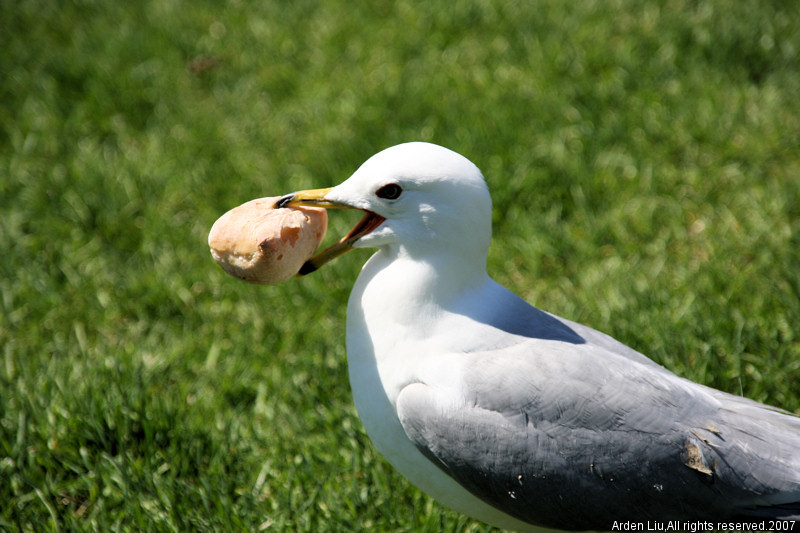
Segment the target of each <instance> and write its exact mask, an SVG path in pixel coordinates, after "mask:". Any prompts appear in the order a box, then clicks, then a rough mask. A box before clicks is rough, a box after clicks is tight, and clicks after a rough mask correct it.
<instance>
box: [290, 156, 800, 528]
mask: <svg viewBox="0 0 800 533" xmlns="http://www.w3.org/2000/svg"><path fill="white" fill-rule="evenodd" d="M277 205H278V206H279V207H287V206H301V205H304V206H316V207H325V208H349V209H359V210H362V211H364V213H365V214H364V216H363V218H362V219H361V220H360V222H358V223H357V224H356V226H355V227H354V228H353V229H352V231H350V233H348V234H347V235H346V236H345V237H344V238H342V239H341V240H340V241H339V242H337V243H336V244H333V245H332V246H330V247H329V248H327V249H325V250H323V251H321V252H319V253H318V254H317V255H316V256H314V257H312V258H311V259H310V260H309V261H307V262H306V264H305V265H304V266H303V269H302V270H301V272H300V274H301V275H304V274H308V273H310V272H313V271H314V270H316V269H318V268H319V267H321V266H322V265H323V264H325V263H327V262H328V261H330V260H331V259H333V258H335V257H337V256H339V255H341V254H343V253H345V252H347V251H348V250H351V249H354V248H377V252H375V253H374V254H373V255H372V256H371V257H370V259H369V260H368V261H367V263H366V264H365V265H364V267H363V268H362V270H361V273H360V274H359V276H358V279H357V280H356V282H355V286H354V288H353V290H352V292H351V294H350V299H349V302H348V306H347V361H348V370H349V377H350V384H351V388H352V392H353V398H354V401H355V405H356V409H357V411H358V414H359V417H360V418H361V420H362V422H363V425H364V428H365V430H366V432H367V434H368V435H369V437H370V439H371V440H372V442H373V443H374V445H375V447H376V448H377V449H378V451H379V452H380V453H381V454H382V455H383V456H384V457H385V458H386V459H387V460H388V461H389V462H390V463H391V464H392V465H393V467H394V468H395V469H397V470H398V471H399V472H400V473H401V474H402V475H403V476H404V477H406V478H407V479H408V480H409V481H410V482H411V483H412V484H413V485H415V486H417V487H418V488H419V489H421V490H422V491H424V492H426V493H427V494H428V495H430V496H431V497H433V498H434V499H436V500H438V501H439V502H440V503H442V504H444V505H445V506H447V507H450V508H452V509H455V510H456V511H459V512H461V513H463V514H466V515H468V516H471V517H473V518H475V519H478V520H481V521H483V522H486V523H488V524H491V525H493V526H496V527H500V528H504V529H509V530H514V531H522V532H525V531H544V530H573V531H574V530H612V529H620V528H622V527H624V526H623V524H625V523H628V524H630V523H638V524H640V525H641V524H644V523H646V522H647V523H654V521H663V522H665V521H684V522H685V521H701V520H702V521H713V523H714V528H715V529H716V528H717V527H718V524H720V523H728V524H731V523H739V524H742V523H744V524H745V525H747V524H750V523H754V524H755V523H758V524H762V525H763V523H765V522H762V521H767V522H768V523H769V524H772V523H773V522H769V521H776V520H786V521H790V520H800V418H798V417H796V416H794V415H792V414H791V413H789V412H787V411H783V410H780V409H777V408H774V407H770V406H767V405H764V404H760V403H757V402H755V401H752V400H749V399H747V398H742V397H739V396H734V395H731V394H727V393H725V392H721V391H718V390H715V389H712V388H709V387H706V386H703V385H700V384H696V383H693V382H691V381H688V380H686V379H683V378H681V377H678V376H676V375H675V374H673V373H672V372H670V371H669V370H667V369H665V368H664V367H662V366H660V365H658V364H656V363H655V362H653V361H652V360H650V359H649V358H647V357H646V356H644V355H642V354H641V353H639V352H637V351H635V350H633V349H632V348H629V347H628V346H626V345H624V344H622V343H620V342H618V341H616V340H615V339H613V338H611V337H609V336H607V335H605V334H603V333H600V332H598V331H596V330H594V329H592V328H589V327H587V326H584V325H581V324H578V323H575V322H572V321H570V320H567V319H564V318H560V317H558V316H555V315H553V314H550V313H547V312H545V311H542V310H540V309H538V308H536V307H534V306H532V305H530V304H528V303H527V302H525V301H524V300H523V299H521V298H520V297H518V296H516V295H515V294H514V293H512V292H511V291H509V290H508V289H506V288H504V287H503V286H501V285H500V284H498V283H497V282H495V281H493V280H492V279H491V278H490V277H489V275H488V274H487V269H486V262H487V255H488V250H489V244H490V241H491V236H492V230H491V219H492V216H491V215H492V202H491V197H490V195H489V191H488V188H487V185H486V183H485V181H484V178H483V176H482V174H481V172H480V170H479V169H478V168H477V167H476V166H475V165H474V164H473V163H471V162H470V161H469V160H468V159H466V158H465V157H463V156H461V155H459V154H457V153H456V152H453V151H451V150H449V149H447V148H444V147H441V146H437V145H434V144H429V143H421V142H412V143H406V144H401V145H397V146H394V147H391V148H388V149H386V150H384V151H382V152H379V153H378V154H376V155H374V156H372V157H371V158H370V159H368V160H367V161H366V162H365V163H364V164H363V165H362V166H361V167H360V168H359V169H358V170H357V171H356V172H355V173H354V174H353V175H352V176H351V177H350V178H348V179H347V180H345V181H344V182H342V183H341V184H339V185H337V186H335V187H331V188H326V189H315V190H306V191H299V192H295V193H292V194H288V195H286V196H284V197H282V198H281V199H280V200H279V201H278V204H277ZM787 523H789V522H787ZM789 524H790V525H793V524H791V523H789Z"/></svg>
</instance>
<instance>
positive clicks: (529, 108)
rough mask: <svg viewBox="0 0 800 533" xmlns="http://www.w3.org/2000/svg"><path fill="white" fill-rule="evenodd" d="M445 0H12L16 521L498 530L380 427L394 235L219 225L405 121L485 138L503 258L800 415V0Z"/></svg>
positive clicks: (509, 269) (664, 357) (439, 136)
mask: <svg viewBox="0 0 800 533" xmlns="http://www.w3.org/2000/svg"><path fill="white" fill-rule="evenodd" d="M419 4H420V5H416V4H415V3H412V2H408V1H400V2H388V1H378V2H368V3H363V4H361V5H354V4H353V3H352V2H344V1H335V0H334V1H325V2H317V1H312V0H302V1H298V2H267V1H262V2H246V1H244V0H230V1H229V2H216V1H213V2H212V1H209V0H205V1H200V2H191V3H188V2H181V1H178V0H167V1H158V2H155V1H151V2H94V1H91V0H84V1H67V2H45V1H32V0H31V1H28V0H20V1H16V2H2V3H0V102H2V103H0V248H1V249H2V250H3V254H2V259H0V305H2V311H0V350H1V351H2V364H0V502H2V503H0V530H9V531H131V532H133V531H155V532H160V531H258V530H264V531H301V532H302V531H308V532H320V531H337V532H339V531H341V532H344V531H353V530H356V531H427V532H439V531H452V532H455V531H459V532H466V531H470V532H478V531H488V528H486V527H485V526H483V525H481V524H477V523H475V522H473V521H471V520H469V519H467V518H464V517H461V516H459V515H457V514H455V513H452V512H450V511H447V510H444V509H442V508H441V507H440V506H438V505H437V504H435V503H432V502H431V501H430V500H428V499H427V498H426V497H425V496H423V495H421V494H420V493H419V492H418V491H416V489H414V488H412V487H410V486H409V485H408V484H407V483H406V482H405V481H404V480H403V479H402V478H401V477H400V476H398V475H397V474H396V473H395V472H394V471H393V470H392V469H391V468H390V467H389V466H388V464H387V463H385V462H384V460H383V459H382V458H380V456H379V455H378V454H377V452H376V451H375V450H374V449H373V448H372V445H371V444H370V443H369V440H368V439H367V437H366V435H365V434H364V432H363V430H362V428H361V425H360V422H359V421H358V418H357V416H356V414H355V411H354V409H353V406H352V402H351V398H350V391H349V386H348V383H347V375H346V363H345V351H344V334H343V326H344V322H345V303H346V299H347V294H348V292H349V289H350V287H351V285H352V283H353V281H354V280H355V278H356V276H357V273H358V269H359V266H360V264H361V263H363V261H364V260H365V259H366V257H367V256H368V254H367V252H363V251H360V252H354V253H352V254H349V255H348V256H346V257H343V258H342V259H339V260H337V261H336V262H334V263H333V264H331V265H328V266H326V267H325V268H324V269H322V270H321V271H320V272H318V273H315V274H313V275H312V276H309V277H307V278H305V279H302V280H297V281H291V282H287V283H284V284H282V285H280V286H275V287H252V286H247V285H245V284H242V283H240V282H238V281H236V280H234V279H233V278H230V277H227V276H225V275H224V273H223V272H222V271H221V270H220V269H219V268H218V267H217V266H216V265H214V263H213V261H212V260H211V258H210V255H209V253H208V249H207V246H206V235H207V232H208V229H209V228H210V226H211V224H212V223H213V222H214V220H215V219H216V217H218V216H219V215H221V214H222V213H223V212H224V211H225V210H227V209H229V208H231V207H233V206H235V205H237V204H239V203H242V202H244V201H246V200H249V199H251V198H255V197H260V196H271V195H277V194H281V193H285V192H290V191H292V190H296V189H301V188H309V187H323V186H330V185H333V184H336V183H338V182H339V181H341V180H343V179H344V178H346V177H347V176H348V175H349V174H350V173H351V172H352V171H353V170H354V169H355V168H356V167H357V166H358V165H359V164H360V163H361V162H362V161H363V160H365V159H366V158H367V157H368V156H370V155H371V154H373V153H375V152H377V151H379V150H380V149H383V148H385V147H387V146H390V145H392V144H396V143H398V142H403V141H408V140H428V141H432V142H436V143H439V144H443V145H445V146H448V147H450V148H452V149H454V150H456V151H458V152H460V153H463V154H464V155H466V156H467V157H469V158H470V159H472V160H473V161H474V162H475V163H476V164H478V166H479V167H481V168H482V169H483V171H484V174H485V175H486V178H487V180H488V182H489V184H490V187H491V189H492V192H493V197H494V201H495V220H494V227H495V240H494V244H493V247H492V250H491V255H490V260H489V268H490V271H491V273H492V274H493V276H494V277H495V278H496V279H497V280H498V281H500V282H501V283H503V284H505V285H507V286H509V287H511V288H513V289H514V290H515V291H516V292H518V293H519V294H521V295H522V296H524V297H525V298H527V299H528V300H529V301H532V302H535V303H536V304H537V305H538V306H540V307H542V308H544V309H547V310H549V311H552V312H555V313H557V314H560V315H562V316H566V317H569V318H572V319H575V320H578V321H581V322H584V323H587V324H589V325H592V326H594V327H596V328H598V329H600V330H602V331H606V332H608V333H610V334H612V335H614V336H616V337H617V338H619V339H620V340H622V341H624V342H626V343H628V344H630V345H632V346H634V347H636V348H637V349H639V350H641V351H643V352H645V353H647V354H648V355H650V356H651V357H653V358H654V359H655V360H657V361H658V362H660V363H662V364H664V365H666V366H667V367H669V368H670V369H672V370H674V371H675V372H677V373H678V374H680V375H682V376H685V377H688V378H690V379H693V380H696V381H700V382H702V383H706V384H708V385H711V386H714V387H718V388H721V389H724V390H726V391H729V392H733V393H736V394H740V393H741V394H744V395H746V396H749V397H752V398H755V399H757V400H760V401H765V402H768V403H770V404H773V405H778V406H781V407H783V408H786V409H789V410H791V411H794V412H798V413H800V331H799V330H798V324H800V106H798V103H797V102H798V95H800V60H798V57H800V4H798V3H797V2H779V1H762V2H755V1H749V0H715V1H688V0H686V1H682V0H671V1H656V2H652V1H635V0H629V1H626V0H616V1H614V0H611V1H605V2H562V1H550V0H543V1H541V2H525V3H514V2H499V1H498V2H494V1H488V0H484V1H463V2H462V1H451V0H447V1H427V2H420V3H419ZM331 219H332V220H331V230H330V233H331V234H332V235H333V236H336V235H341V234H342V233H344V232H345V231H346V230H347V228H348V226H349V225H351V224H352V223H353V222H354V219H353V218H352V217H349V215H348V214H346V213H338V212H337V213H333V214H332V216H331ZM331 238H333V237H331Z"/></svg>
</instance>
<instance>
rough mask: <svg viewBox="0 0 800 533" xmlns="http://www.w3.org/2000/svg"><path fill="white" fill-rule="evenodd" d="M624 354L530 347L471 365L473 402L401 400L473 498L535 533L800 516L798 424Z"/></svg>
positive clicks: (417, 437) (407, 421)
mask: <svg viewBox="0 0 800 533" xmlns="http://www.w3.org/2000/svg"><path fill="white" fill-rule="evenodd" d="M582 328H583V331H581V335H583V336H584V338H586V337H591V336H592V335H593V334H592V333H591V332H592V331H593V330H589V328H585V327H582ZM598 335H601V334H598ZM613 343H616V341H613V339H610V337H609V338H607V340H606V341H604V345H598V344H597V343H594V344H593V343H591V342H587V343H584V344H576V343H568V342H562V341H554V340H545V341H542V340H540V339H528V340H526V341H524V342H521V343H520V344H517V345H515V346H513V347H507V348H505V349H503V350H497V351H485V352H481V353H472V354H465V357H469V358H471V360H470V363H469V365H467V367H468V369H469V370H467V374H466V375H465V376H464V380H463V384H462V386H463V387H464V390H465V391H466V394H465V397H466V398H467V401H464V402H462V403H461V404H456V405H454V404H453V402H452V401H449V400H448V399H447V398H446V396H447V395H446V394H443V391H441V390H439V389H438V388H437V385H436V384H424V383H415V384H412V385H409V386H407V387H406V388H405V389H403V391H402V392H401V394H400V395H399V397H398V401H397V408H398V414H399V416H400V421H401V423H402V425H403V428H404V429H405V431H406V434H407V435H408V436H409V438H410V439H411V440H412V441H413V442H414V443H415V444H416V446H417V447H418V448H419V449H420V450H421V451H422V453H423V454H425V455H426V456H427V457H428V458H429V459H430V460H431V461H433V462H434V463H435V464H436V465H437V466H439V467H440V468H441V469H442V470H444V471H445V472H446V473H447V474H449V475H450V476H451V477H453V478H454V479H456V480H457V481H458V482H459V483H460V484H461V485H462V486H464V487H465V488H467V489H468V490H470V491H471V492H472V493H473V494H475V495H477V496H478V497H480V498H481V499H483V500H484V501H486V502H488V503H489V504H491V505H493V506H495V507H497V508H499V509H501V510H503V511H504V512H506V513H507V514H510V515H512V516H514V517H516V518H518V519H521V520H524V521H526V522H529V523H532V524H537V525H542V526H547V527H553V528H559V529H573V530H585V529H595V530H608V529H611V525H612V523H613V521H615V520H616V521H620V520H631V521H638V522H644V521H645V520H659V521H664V520H702V519H707V520H713V521H721V520H734V519H746V518H748V517H773V518H784V519H797V518H798V517H800V419H799V418H796V417H794V416H792V415H789V414H788V413H785V412H781V411H779V410H776V409H773V408H770V407H767V406H763V405H761V404H757V403H756V402H752V401H750V400H746V399H743V398H737V397H734V396H730V395H727V394H724V393H721V392H719V391H715V390H713V389H709V388H707V387H703V386H701V385H697V384H694V383H691V382H689V381H687V380H683V379H681V378H678V377H677V376H675V375H674V374H671V373H669V372H668V371H666V370H664V369H663V368H661V367H659V366H657V365H654V364H652V363H650V362H639V361H637V360H636V357H632V356H631V354H629V353H615V352H613V351H609V349H608V348H609V347H612V348H613V346H614V344H613ZM620 346H621V345H620ZM628 350H630V349H628ZM631 352H633V351H632V350H631ZM642 357H643V356H642Z"/></svg>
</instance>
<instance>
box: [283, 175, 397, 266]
mask: <svg viewBox="0 0 800 533" xmlns="http://www.w3.org/2000/svg"><path fill="white" fill-rule="evenodd" d="M330 191H331V188H327V189H310V190H306V191H298V192H295V193H292V194H287V195H286V196H284V197H282V198H281V199H280V200H278V201H277V202H276V204H275V207H292V206H300V205H305V206H309V207H325V208H341V209H357V208H355V207H353V206H351V205H347V204H343V203H341V202H334V201H331V200H326V199H325V196H326V195H327V194H328V193H329V192H330ZM384 220H386V219H385V218H383V217H382V216H380V215H378V214H377V213H373V212H372V211H365V215H364V217H363V218H362V219H361V220H359V221H358V223H357V224H356V225H355V226H354V227H353V229H351V230H350V232H349V233H348V234H347V235H345V236H344V237H342V239H340V240H339V241H338V242H337V243H336V244H333V245H331V246H329V247H327V248H325V249H324V250H322V251H321V252H318V253H317V254H315V255H314V257H312V258H311V259H309V260H308V261H306V262H305V263H304V264H303V266H302V267H301V268H300V272H298V273H297V275H298V276H305V275H306V274H310V273H312V272H314V271H315V270H318V269H319V268H320V267H321V266H322V265H324V264H325V263H327V262H328V261H331V260H333V259H336V258H337V257H339V256H340V255H342V254H344V253H346V252H349V251H350V250H352V249H353V244H354V243H355V242H356V241H357V240H358V239H360V238H361V237H363V236H364V235H366V234H367V233H369V232H371V231H372V230H374V229H375V228H377V227H378V226H380V225H381V223H382V222H383V221H384Z"/></svg>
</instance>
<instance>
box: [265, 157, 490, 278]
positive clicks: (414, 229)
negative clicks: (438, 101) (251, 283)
mask: <svg viewBox="0 0 800 533" xmlns="http://www.w3.org/2000/svg"><path fill="white" fill-rule="evenodd" d="M280 205H316V206H323V207H349V208H355V209H361V210H364V211H366V212H367V215H366V216H365V217H364V219H362V221H361V222H360V223H359V224H358V225H357V226H356V227H355V228H354V229H353V231H351V232H350V234H348V236H347V237H345V238H344V239H343V240H342V241H340V243H339V244H337V245H334V246H333V247H331V249H329V250H326V251H324V252H322V253H321V254H319V255H318V256H316V257H315V258H312V259H311V260H310V262H311V263H312V266H313V268H310V269H307V270H306V271H307V272H310V271H313V270H315V269H316V268H318V267H319V266H321V265H322V263H324V262H326V261H327V260H330V259H332V258H333V257H335V256H337V255H339V254H341V253H343V252H344V251H347V250H348V249H351V248H381V249H383V250H384V251H385V252H386V253H388V254H389V255H390V256H393V257H396V256H399V255H407V256H410V257H412V258H415V259H419V260H425V259H429V258H430V259H433V258H435V257H437V256H440V255H442V253H441V252H442V251H444V252H445V253H446V255H448V256H449V257H455V258H456V259H457V260H462V261H465V262H476V261H480V264H481V266H482V267H485V262H486V256H487V253H488V249H489V243H490V241H491V231H492V230H491V218H492V204H491V198H490V196H489V191H488V189H487V187H486V183H485V181H484V179H483V176H482V175H481V172H480V170H478V168H477V167H476V166H475V165H474V164H472V163H471V162H470V161H469V160H468V159H466V158H465V157H463V156H461V155H459V154H457V153H455V152H453V151H452V150H448V149H447V148H443V147H441V146H437V145H435V144H429V143H422V142H413V143H407V144H400V145H397V146H393V147H391V148H388V149H386V150H384V151H382V152H379V153H377V154H375V155H374V156H372V157H371V158H369V159H368V160H367V161H366V162H365V163H364V164H363V165H361V167H360V168H359V169H358V170H357V171H356V172H355V173H354V174H353V175H352V176H351V177H350V178H348V179H347V180H346V181H344V182H343V183H341V184H340V185H337V186H336V187H333V188H331V189H319V190H315V191H301V192H298V193H295V194H293V195H288V196H286V197H285V198H284V200H283V201H282V203H281V204H280ZM301 272H303V271H301Z"/></svg>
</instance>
